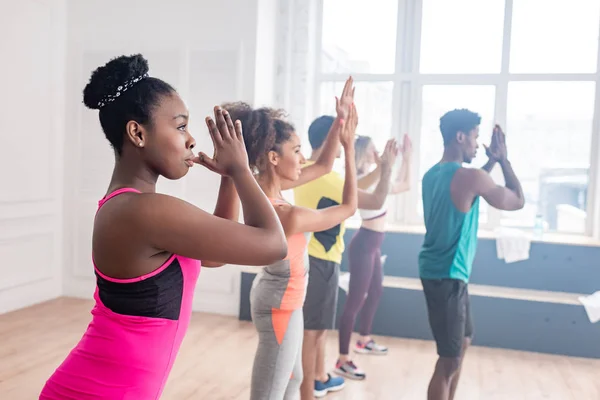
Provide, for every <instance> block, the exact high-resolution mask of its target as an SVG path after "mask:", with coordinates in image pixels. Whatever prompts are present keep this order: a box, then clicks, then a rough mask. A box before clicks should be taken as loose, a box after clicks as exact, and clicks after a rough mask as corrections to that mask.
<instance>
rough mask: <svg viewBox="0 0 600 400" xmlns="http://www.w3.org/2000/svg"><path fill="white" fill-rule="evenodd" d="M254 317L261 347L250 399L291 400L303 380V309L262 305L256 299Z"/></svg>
mask: <svg viewBox="0 0 600 400" xmlns="http://www.w3.org/2000/svg"><path fill="white" fill-rule="evenodd" d="M253 303H254V304H253V305H252V321H253V322H254V325H255V326H256V330H257V331H258V349H257V350H256V356H255V357H254V365H253V367H252V386H251V394H250V400H282V399H285V400H291V399H296V398H297V397H299V395H300V384H301V383H302V338H303V337H304V319H303V316H302V309H297V310H280V309H276V308H266V307H265V308H260V307H257V306H256V303H258V302H253Z"/></svg>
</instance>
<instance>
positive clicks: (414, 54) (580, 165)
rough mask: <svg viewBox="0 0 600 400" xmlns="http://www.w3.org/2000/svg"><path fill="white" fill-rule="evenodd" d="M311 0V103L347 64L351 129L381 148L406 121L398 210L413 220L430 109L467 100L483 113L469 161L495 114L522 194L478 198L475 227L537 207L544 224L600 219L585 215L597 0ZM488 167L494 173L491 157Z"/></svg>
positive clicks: (559, 226)
mask: <svg viewBox="0 0 600 400" xmlns="http://www.w3.org/2000/svg"><path fill="white" fill-rule="evenodd" d="M321 1H322V4H323V8H322V14H321V22H322V25H321V30H320V32H321V35H320V36H319V35H317V36H318V37H317V40H318V44H317V48H318V49H319V51H320V56H319V57H317V64H318V67H317V71H316V82H317V88H316V94H315V110H314V111H315V113H316V114H322V113H333V111H334V110H333V108H334V104H333V101H332V98H333V96H334V95H336V94H338V93H339V92H340V91H341V88H342V85H343V81H344V80H345V78H346V77H347V75H348V74H349V73H350V74H352V75H353V76H354V78H355V81H356V96H357V99H356V100H357V107H358V109H359V112H360V132H359V134H362V135H370V136H372V137H373V138H374V140H375V143H376V145H377V147H378V148H379V149H382V148H383V145H384V144H385V141H386V140H387V139H388V138H390V137H397V138H400V135H401V134H402V133H404V132H405V131H408V132H409V134H410V135H411V138H412V140H413V144H414V148H415V149H414V154H413V158H414V159H413V171H414V174H413V182H414V184H413V189H412V190H411V192H410V193H408V194H406V195H404V196H401V198H402V200H403V201H399V202H398V210H397V211H399V212H397V213H396V216H397V219H398V221H397V222H400V223H405V224H422V215H423V214H422V203H421V198H420V196H421V189H420V186H421V185H420V181H421V177H422V176H423V174H424V173H425V172H426V171H427V169H428V168H430V167H431V166H432V165H433V164H434V163H436V162H437V161H438V160H439V159H440V157H441V155H442V150H443V144H442V138H441V134H440V132H439V119H440V117H441V116H442V115H443V114H444V113H445V112H447V111H449V110H452V109H454V108H469V109H471V110H473V111H476V112H478V113H479V114H480V115H481V116H482V123H481V127H480V149H479V152H478V155H477V157H476V159H475V160H474V161H473V163H472V164H471V165H470V167H473V168H480V167H481V166H482V165H483V164H484V163H485V162H486V161H487V159H486V156H485V150H484V149H483V146H481V145H482V144H489V141H490V137H491V131H492V127H493V125H494V124H495V123H499V124H500V125H501V126H503V127H504V129H505V131H506V133H507V145H508V152H509V159H510V160H511V162H512V165H513V167H514V169H515V171H516V173H517V175H518V177H519V178H520V180H521V183H522V185H523V189H524V192H525V197H526V205H525V207H524V208H523V209H522V210H520V211H518V212H501V211H499V210H496V209H493V208H492V207H490V206H488V205H487V204H486V203H485V202H484V201H482V202H481V218H480V223H481V224H482V227H484V228H489V229H492V228H494V227H497V226H500V225H501V226H508V227H516V228H522V229H527V230H531V229H533V227H534V225H535V224H536V220H539V217H540V216H541V217H542V219H543V223H544V226H545V228H546V230H547V231H550V232H560V233H575V234H591V232H592V231H593V224H592V220H596V221H598V220H600V216H599V215H596V216H595V217H592V216H591V212H592V211H593V210H594V206H593V203H594V202H596V201H598V200H600V199H599V198H600V187H599V188H598V189H597V190H593V188H594V187H596V186H598V185H593V184H592V182H594V181H597V180H598V175H599V174H600V171H597V169H598V166H599V165H600V162H592V161H595V160H596V158H597V157H598V156H599V154H598V153H599V147H600V139H598V138H596V140H594V136H598V135H599V132H598V130H599V129H598V128H599V125H600V104H598V105H597V106H595V104H596V99H597V98H598V97H600V96H598V95H597V94H596V92H597V90H598V88H597V86H598V83H599V77H600V71H599V70H598V68H599V59H600V57H599V54H598V46H599V43H598V37H599V35H600V0H573V1H570V2H552V1H550V2H548V1H545V0H486V1H481V0H372V1H368V2H365V1H362V0H321ZM594 166H595V168H594ZM492 175H493V176H494V179H496V180H497V181H498V182H499V183H500V184H502V183H503V180H502V174H501V173H500V169H499V168H497V169H496V170H494V172H493V173H492ZM594 191H595V192H596V193H594ZM597 223H600V222H597Z"/></svg>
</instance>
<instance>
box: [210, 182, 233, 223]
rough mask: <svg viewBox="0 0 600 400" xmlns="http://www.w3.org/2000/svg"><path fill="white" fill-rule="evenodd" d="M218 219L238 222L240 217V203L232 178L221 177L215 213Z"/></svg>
mask: <svg viewBox="0 0 600 400" xmlns="http://www.w3.org/2000/svg"><path fill="white" fill-rule="evenodd" d="M213 214H214V215H215V216H216V217H221V218H225V219H229V220H232V221H237V220H238V218H239V215H240V202H239V198H238V194H237V191H236V189H235V185H234V183H233V180H232V179H231V178H228V177H226V176H222V177H221V186H220V187H219V196H218V197H217V204H216V206H215V211H214V213H213Z"/></svg>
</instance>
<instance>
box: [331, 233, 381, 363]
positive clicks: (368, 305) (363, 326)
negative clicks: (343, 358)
mask: <svg viewBox="0 0 600 400" xmlns="http://www.w3.org/2000/svg"><path fill="white" fill-rule="evenodd" d="M384 236H385V233H383V232H376V231H371V230H369V229H365V228H360V229H359V230H358V232H356V234H354V237H353V238H352V240H351V241H350V245H349V246H348V262H349V264H350V287H349V289H348V296H347V297H346V303H345V304H344V312H343V313H342V317H341V319H340V328H339V330H340V333H339V334H340V338H339V342H340V343H339V345H340V354H343V355H346V354H348V349H349V347H350V337H351V336H352V330H353V329H354V322H355V321H356V316H357V314H358V312H359V311H361V309H362V312H361V314H360V334H361V335H364V336H366V335H370V334H371V327H372V325H373V318H374V317H375V312H376V311H377V306H378V305H379V299H380V298H381V295H382V293H383V268H382V265H381V250H380V248H381V244H382V243H383V237H384ZM365 297H366V299H365Z"/></svg>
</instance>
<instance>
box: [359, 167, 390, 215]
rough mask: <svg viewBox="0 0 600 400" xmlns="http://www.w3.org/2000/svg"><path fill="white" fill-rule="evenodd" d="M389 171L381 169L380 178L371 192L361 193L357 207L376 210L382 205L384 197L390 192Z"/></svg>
mask: <svg viewBox="0 0 600 400" xmlns="http://www.w3.org/2000/svg"><path fill="white" fill-rule="evenodd" d="M390 181H391V171H390V170H383V171H382V173H381V179H380V180H379V183H378V184H377V187H375V190H374V191H373V193H363V194H362V197H361V199H362V200H361V202H360V204H359V205H358V207H359V208H361V209H364V210H377V209H379V208H381V207H382V206H383V204H384V203H385V199H386V198H387V196H388V194H389V193H390Z"/></svg>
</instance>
